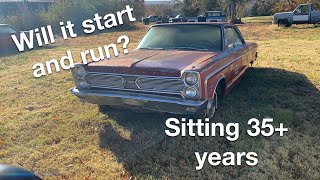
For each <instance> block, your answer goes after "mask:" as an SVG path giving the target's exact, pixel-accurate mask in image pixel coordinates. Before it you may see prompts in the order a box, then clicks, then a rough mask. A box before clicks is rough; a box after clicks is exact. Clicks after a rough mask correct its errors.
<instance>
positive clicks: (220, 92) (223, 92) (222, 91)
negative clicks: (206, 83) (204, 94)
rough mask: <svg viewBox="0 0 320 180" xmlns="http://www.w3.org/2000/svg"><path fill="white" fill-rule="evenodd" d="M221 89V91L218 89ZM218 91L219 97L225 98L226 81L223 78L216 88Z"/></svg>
mask: <svg viewBox="0 0 320 180" xmlns="http://www.w3.org/2000/svg"><path fill="white" fill-rule="evenodd" d="M218 88H219V89H218ZM216 91H217V93H218V97H219V98H222V97H224V94H225V91H226V79H225V78H222V79H220V80H219V82H218V84H217V87H216Z"/></svg>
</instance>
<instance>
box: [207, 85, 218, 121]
mask: <svg viewBox="0 0 320 180" xmlns="http://www.w3.org/2000/svg"><path fill="white" fill-rule="evenodd" d="M217 108H218V93H217V92H216V91H215V92H214V95H213V98H212V99H210V100H209V101H208V104H207V110H206V117H207V118H209V119H211V118H213V117H214V115H215V114H216V111H217Z"/></svg>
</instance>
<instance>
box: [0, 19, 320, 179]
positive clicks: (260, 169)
mask: <svg viewBox="0 0 320 180" xmlns="http://www.w3.org/2000/svg"><path fill="white" fill-rule="evenodd" d="M240 29H241V31H242V33H243V35H244V36H245V38H246V39H247V40H248V41H255V42H257V43H258V45H259V50H258V51H259V58H258V61H257V63H256V64H254V66H253V67H252V68H250V69H249V70H248V72H247V73H246V75H245V76H244V77H243V79H242V81H241V82H240V84H238V85H237V86H236V87H235V88H234V89H233V91H232V92H231V94H230V95H229V96H227V97H226V98H225V99H224V100H223V102H222V105H221V107H220V109H219V111H218V113H217V115H216V117H215V118H214V121H217V122H223V123H227V122H239V123H240V124H241V125H240V127H242V128H243V129H242V131H241V136H240V139H239V140H238V141H236V142H233V143H231V142H228V141H227V140H226V139H225V138H219V137H215V138H214V137H210V138H179V137H177V138H168V137H167V136H166V135H165V133H164V129H165V124H164V122H165V120H166V119H167V118H168V117H170V116H172V115H170V114H161V113H139V112H133V111H130V110H119V109H110V110H109V113H108V116H104V115H102V114H100V113H99V112H98V110H97V107H96V106H95V105H91V104H86V103H80V102H79V101H78V99H77V98H76V97H74V96H72V95H71V94H70V93H69V88H71V87H72V86H73V79H72V77H71V73H70V71H63V72H60V73H54V74H53V75H50V76H47V77H43V78H39V79H36V78H34V77H33V75H32V72H33V71H32V66H33V64H34V63H37V62H45V61H47V60H50V59H52V58H58V57H61V56H63V55H65V51H66V50H68V49H71V50H72V52H80V51H83V50H86V49H90V48H94V47H99V46H101V45H106V44H109V43H113V42H115V41H116V38H117V37H118V36H120V35H122V34H125V35H127V36H129V37H130V40H131V43H130V46H129V47H130V49H132V48H134V47H135V45H136V44H137V42H138V41H139V39H140V38H141V37H142V36H143V34H144V33H145V31H146V30H147V27H145V26H142V25H138V27H137V29H136V30H134V31H129V32H110V33H104V34H99V35H93V36H88V37H78V38H75V39H70V40H68V41H62V40H59V42H57V43H56V44H54V45H52V46H51V48H48V49H38V50H34V51H29V52H25V53H22V54H18V55H11V56H7V57H2V58H0V79H1V81H0V99H1V100H0V109H1V111H0V163H5V164H12V165H16V166H19V167H24V168H26V169H29V170H31V171H34V172H35V173H36V174H37V175H39V176H40V177H42V178H44V179H129V178H130V177H134V178H135V179H320V154H319V152H320V141H319V139H320V133H319V129H320V123H319V122H320V28H319V27H314V26H312V25H311V26H293V27H292V28H288V29H285V28H278V27H276V26H274V25H269V24H250V25H242V26H240ZM75 57H76V56H75ZM76 59H78V58H76ZM264 117H272V118H274V121H275V122H276V123H280V122H282V123H284V124H285V126H287V127H289V132H288V133H286V134H285V136H284V137H282V138H281V137H279V136H272V137H269V138H262V137H257V138H252V137H248V136H247V135H246V133H245V130H246V122H247V121H248V120H249V119H250V118H258V119H262V118H264ZM196 151H199V152H204V151H206V152H220V153H223V152H227V151H231V152H242V151H243V152H250V151H254V152H257V153H258V159H259V164H258V165H257V166H255V167H249V166H239V167H224V166H218V167H213V166H210V165H209V164H208V163H206V165H205V166H204V168H203V169H202V170H201V171H196V169H195V166H196V164H197V162H196V158H195V155H194V152H196Z"/></svg>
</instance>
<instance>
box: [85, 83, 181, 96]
mask: <svg viewBox="0 0 320 180" xmlns="http://www.w3.org/2000/svg"><path fill="white" fill-rule="evenodd" d="M90 87H93V88H104V89H110V90H125V91H134V92H147V93H151V92H153V93H154V92H156V93H160V94H175V95H181V93H180V92H170V91H150V90H139V89H124V88H109V87H104V86H100V85H90Z"/></svg>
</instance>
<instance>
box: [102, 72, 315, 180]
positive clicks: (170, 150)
mask: <svg viewBox="0 0 320 180" xmlns="http://www.w3.org/2000/svg"><path fill="white" fill-rule="evenodd" d="M319 112H320V93H319V90H318V89H317V88H316V87H315V86H314V85H313V84H312V83H311V82H310V81H309V80H308V78H307V77H306V76H305V75H303V74H299V73H295V72H289V71H285V70H281V69H274V68H250V69H249V70H248V71H247V72H246V74H245V75H244V77H243V79H242V80H241V81H240V83H239V84H238V85H237V86H235V87H234V89H233V90H232V92H231V94H230V95H228V96H226V97H225V99H223V101H222V102H221V106H220V108H219V111H218V113H217V114H216V116H215V117H214V119H213V120H212V121H214V122H223V123H228V122H239V123H240V125H241V124H242V125H245V124H246V123H247V121H248V120H249V119H250V118H258V119H262V118H264V117H272V118H274V120H275V122H283V123H285V125H286V126H288V127H290V128H292V129H293V131H294V130H298V131H300V132H303V131H307V130H308V127H304V125H303V124H304V123H303V121H309V122H308V123H310V124H311V125H312V126H313V127H315V128H316V129H319V128H320V125H319V123H318V122H316V120H317V118H319ZM170 117H176V118H181V117H182V116H180V117H177V116H176V115H172V114H163V113H140V112H137V111H132V110H122V109H114V108H111V109H109V110H108V118H107V121H108V123H107V124H106V125H105V126H104V127H103V128H102V129H101V131H100V133H99V141H100V148H101V149H106V150H108V151H111V152H112V153H113V154H114V155H115V157H116V158H117V161H118V162H120V163H121V164H123V166H124V168H125V169H126V171H127V172H126V173H125V174H126V176H125V177H124V178H127V177H130V176H133V177H135V178H146V177H149V178H150V177H151V178H169V179H219V177H220V178H221V177H223V178H224V179H235V178H237V177H239V176H240V175H241V173H244V174H245V173H246V172H248V171H250V168H254V167H248V166H238V167H223V166H217V167H212V166H209V165H206V166H205V167H204V168H203V170H202V171H197V170H196V168H195V167H196V165H197V160H196V157H195V155H194V153H195V152H228V151H230V152H241V151H243V152H248V151H258V152H261V151H263V150H264V146H265V144H264V143H263V142H262V140H261V138H248V137H247V136H240V138H239V140H238V141H237V142H233V143H232V142H230V141H227V140H226V138H225V137H173V138H172V137H168V136H167V135H166V134H165V129H166V127H165V121H166V120H167V119H168V118H170ZM240 127H243V126H240ZM244 131H245V130H244V129H242V130H241V132H242V133H243V132H244ZM270 143H272V142H270ZM268 153H271V154H272V152H268ZM301 156H302V157H303V155H301ZM261 158H262V159H259V160H260V161H263V160H264V159H263V157H261ZM293 166H294V165H293ZM297 166H298V165H297ZM278 168H279V169H281V167H278ZM149 178H148V179H149Z"/></svg>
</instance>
